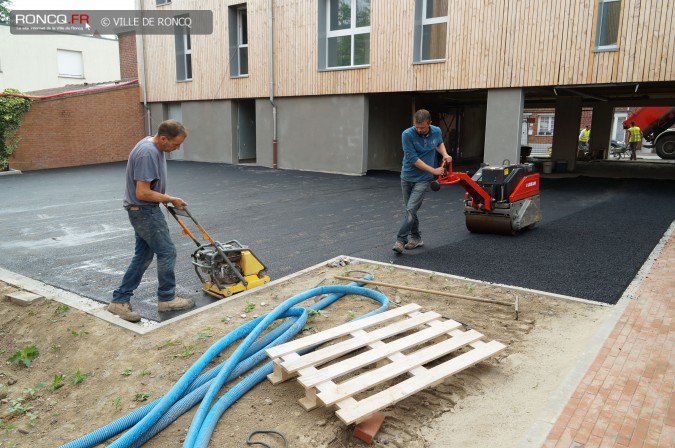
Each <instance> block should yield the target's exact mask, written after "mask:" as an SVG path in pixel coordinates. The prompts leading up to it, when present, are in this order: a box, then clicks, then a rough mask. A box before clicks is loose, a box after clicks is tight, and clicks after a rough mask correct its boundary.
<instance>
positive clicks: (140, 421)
mask: <svg viewBox="0 0 675 448" xmlns="http://www.w3.org/2000/svg"><path fill="white" fill-rule="evenodd" d="M364 279H366V280H370V279H372V276H370V275H369V276H366V277H364ZM324 294H329V295H328V296H326V297H324V298H323V299H322V300H320V301H319V302H317V303H315V304H313V305H312V306H310V307H309V308H308V309H313V310H321V309H323V308H325V307H327V306H328V305H330V304H332V303H333V302H335V301H336V300H338V299H340V298H341V297H342V296H344V295H345V294H357V295H363V296H366V297H370V298H372V299H374V300H376V301H378V302H380V303H381V305H382V306H381V307H380V308H378V309H376V310H375V311H372V312H370V313H368V314H366V315H364V316H361V317H360V318H359V319H361V318H364V317H367V316H370V315H374V314H377V313H380V312H382V311H385V310H386V309H387V307H388V299H387V297H386V296H385V295H384V294H381V293H379V292H376V291H373V290H370V289H365V288H361V287H359V286H356V284H352V285H347V286H323V287H319V288H315V289H312V290H309V291H306V292H304V293H302V294H299V295H297V296H294V297H292V298H290V299H288V300H286V301H285V302H284V303H282V304H281V305H279V306H278V307H277V308H275V309H274V310H273V311H272V312H270V313H269V314H267V315H264V316H261V317H259V318H257V319H254V320H252V321H250V322H248V323H246V324H244V325H242V326H240V327H239V328H237V329H235V330H234V331H232V332H231V333H229V334H228V335H226V336H225V337H223V338H222V339H221V340H219V341H218V342H216V343H215V344H214V345H213V346H211V348H209V349H208V350H207V351H206V352H205V353H204V355H202V356H201V357H200V358H199V360H197V362H195V364H194V365H193V366H192V367H190V369H188V371H187V372H186V373H185V374H184V375H183V377H181V379H180V380H178V382H177V383H176V384H175V385H174V386H173V388H172V389H171V390H170V391H169V392H168V393H167V394H166V395H165V396H164V397H162V398H160V399H158V400H156V401H154V402H152V403H149V404H147V405H145V406H143V407H142V408H139V409H137V410H136V411H134V412H132V413H130V414H128V415H126V416H124V417H122V418H120V419H118V420H116V421H114V422H112V423H110V424H108V425H106V426H104V427H103V428H100V429H98V430H96V431H93V432H91V433H89V434H87V435H85V436H83V437H81V438H79V439H77V440H74V441H72V442H70V443H68V444H66V445H63V446H62V447H61V448H89V447H93V446H95V445H96V444H98V443H101V442H103V441H105V440H107V439H109V438H111V437H113V436H115V435H117V434H119V433H120V432H122V431H124V430H125V429H127V428H130V427H132V426H133V428H131V429H130V430H129V431H128V432H127V433H126V434H124V435H123V436H122V437H120V438H119V439H117V440H116V441H115V442H114V443H113V444H112V445H110V446H114V447H125V448H127V447H132V446H140V445H142V444H143V443H145V442H146V441H147V440H149V439H150V438H152V437H153V436H154V435H156V434H157V433H158V432H159V431H161V430H162V429H164V428H165V427H166V426H168V425H169V424H170V423H171V422H173V421H174V420H175V419H177V418H178V417H179V416H180V415H182V414H183V413H185V412H187V411H188V410H189V409H191V408H192V407H193V406H194V405H195V404H196V403H198V402H199V401H200V400H201V401H202V405H201V406H200V408H199V410H198V412H197V416H199V418H197V416H195V419H194V420H193V423H192V425H191V426H190V431H189V433H188V438H186V441H185V445H184V446H186V447H192V446H206V445H207V444H208V441H209V440H210V438H211V435H212V433H213V430H214V429H215V425H216V424H217V421H218V419H219V418H220V416H221V415H222V413H223V412H224V411H225V410H226V409H227V408H228V407H229V406H230V405H231V404H232V403H234V402H235V401H236V400H237V399H239V398H240V397H241V396H242V395H243V394H244V393H246V392H247V391H248V390H250V389H251V388H252V387H253V386H255V385H256V384H258V383H259V382H260V381H262V380H263V379H264V378H265V377H266V376H267V375H268V374H270V373H271V372H272V370H273V369H272V363H271V362H268V363H267V364H265V365H264V366H263V367H261V368H259V369H258V370H256V371H255V372H254V373H253V374H251V375H249V376H248V377H246V378H245V379H244V380H242V381H241V382H240V383H238V384H237V385H236V386H234V387H232V388H231V389H230V390H229V391H228V392H227V393H226V394H225V395H224V396H223V397H222V398H221V399H220V400H218V402H216V404H215V405H214V406H213V407H211V404H212V403H213V400H214V398H215V396H216V395H217V394H218V393H219V390H220V388H221V387H222V386H223V385H224V384H225V383H226V382H228V381H231V380H232V379H234V378H237V377H239V376H241V375H242V374H243V373H245V372H247V371H248V370H250V369H251V368H253V367H254V366H255V365H257V364H259V363H260V362H261V361H262V360H264V359H266V358H267V356H266V354H265V351H264V350H265V349H267V348H269V347H273V346H275V345H278V344H281V343H284V342H286V341H288V340H290V339H291V338H293V336H295V334H297V333H298V332H299V331H300V330H301V329H302V328H303V327H304V325H305V322H306V320H307V317H308V311H307V310H306V309H301V308H291V307H292V306H293V305H295V304H298V303H300V302H302V301H304V300H307V299H310V298H312V297H315V296H319V295H324ZM286 317H290V319H288V320H287V321H286V322H284V323H283V324H282V325H280V326H279V327H277V328H276V329H274V330H272V331H270V332H269V333H268V334H267V335H265V336H264V337H261V338H260V339H259V340H256V339H257V338H258V336H260V334H261V333H262V332H263V331H264V330H265V329H266V328H267V326H268V325H269V324H270V323H271V322H272V321H274V320H276V319H280V318H286ZM247 334H248V336H247V337H246V339H245V340H244V342H242V344H241V345H240V346H239V347H238V348H237V349H236V350H235V352H234V353H233V354H232V355H231V356H230V357H229V358H228V359H227V360H226V361H224V362H223V363H222V364H221V365H219V366H217V367H215V368H213V369H211V370H209V371H208V372H206V373H204V374H202V375H200V376H199V377H197V375H198V374H199V372H201V371H202V370H203V369H204V367H205V366H206V365H208V364H209V362H211V360H212V359H213V358H215V357H216V356H217V355H218V354H219V353H220V352H222V351H223V350H225V349H226V348H227V347H229V346H230V345H231V344H232V343H234V342H235V341H237V340H239V339H241V338H243V337H244V336H246V335H247ZM203 397H208V398H207V399H206V401H204V400H203ZM188 443H189V444H188Z"/></svg>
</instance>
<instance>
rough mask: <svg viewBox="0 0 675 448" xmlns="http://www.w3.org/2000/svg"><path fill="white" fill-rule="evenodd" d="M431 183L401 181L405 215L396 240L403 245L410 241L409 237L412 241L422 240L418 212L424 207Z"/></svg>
mask: <svg viewBox="0 0 675 448" xmlns="http://www.w3.org/2000/svg"><path fill="white" fill-rule="evenodd" d="M430 186H431V181H420V182H408V181H407V180H403V179H401V191H402V192H403V205H404V206H405V215H404V217H403V222H402V223H401V228H400V229H399V231H398V235H396V239H397V240H398V241H400V242H402V243H403V244H405V243H406V242H407V241H408V235H410V237H411V238H412V239H415V240H421V239H422V233H421V232H420V222H419V220H418V219H417V211H418V210H419V209H420V207H422V201H424V195H425V194H426V192H427V191H429V190H430Z"/></svg>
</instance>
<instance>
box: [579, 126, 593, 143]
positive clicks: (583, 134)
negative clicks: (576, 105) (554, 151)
mask: <svg viewBox="0 0 675 448" xmlns="http://www.w3.org/2000/svg"><path fill="white" fill-rule="evenodd" d="M590 136H591V130H590V129H584V130H583V131H581V135H580V136H579V141H580V142H582V143H586V142H587V141H588V138H589V137H590Z"/></svg>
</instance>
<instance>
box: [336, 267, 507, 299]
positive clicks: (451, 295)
mask: <svg viewBox="0 0 675 448" xmlns="http://www.w3.org/2000/svg"><path fill="white" fill-rule="evenodd" d="M334 278H336V279H338V280H346V281H357V282H362V283H366V284H368V285H377V286H386V287H389V288H396V289H405V290H408V291H415V292H423V293H427V294H435V295H439V296H446V297H453V298H455V299H464V300H471V301H474V302H483V303H490V304H493V305H503V306H513V305H514V304H513V303H510V302H503V301H499V300H492V299H483V298H481V297H473V296H465V295H461V294H453V293H450V292H444V291H432V290H430V289H422V288H414V287H412V286H405V285H394V284H392V283H384V282H376V281H374V280H363V279H360V278H355V277H344V276H341V275H336V276H335V277H334Z"/></svg>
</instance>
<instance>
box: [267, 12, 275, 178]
mask: <svg viewBox="0 0 675 448" xmlns="http://www.w3.org/2000/svg"><path fill="white" fill-rule="evenodd" d="M272 17H273V14H272V0H268V2H267V26H268V28H269V30H268V33H269V51H268V53H269V65H270V103H272V168H274V169H275V170H276V169H277V105H276V104H274V39H273V35H272V32H273V28H274V23H273V22H272Z"/></svg>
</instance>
